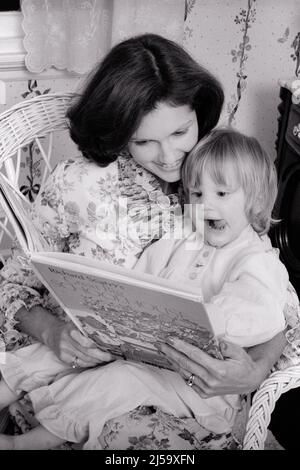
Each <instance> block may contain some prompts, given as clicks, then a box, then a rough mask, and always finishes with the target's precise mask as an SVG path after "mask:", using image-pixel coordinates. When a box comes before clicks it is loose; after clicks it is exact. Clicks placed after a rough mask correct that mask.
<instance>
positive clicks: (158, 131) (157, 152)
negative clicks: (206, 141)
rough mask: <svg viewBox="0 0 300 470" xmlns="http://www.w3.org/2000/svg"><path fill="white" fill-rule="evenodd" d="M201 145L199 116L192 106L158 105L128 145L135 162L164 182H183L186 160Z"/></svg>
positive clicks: (146, 116) (143, 120) (145, 118)
mask: <svg viewBox="0 0 300 470" xmlns="http://www.w3.org/2000/svg"><path fill="white" fill-rule="evenodd" d="M197 141H198V122H197V116H196V112H195V111H194V110H192V109H191V107H190V106H189V105H183V106H178V107H174V106H171V105H169V104H167V103H159V104H158V106H157V108H156V109H154V110H153V111H151V112H150V113H148V114H146V115H145V116H144V117H143V119H142V120H141V123H140V125H139V127H138V129H137V130H136V132H135V133H134V134H133V136H132V138H131V139H130V141H129V144H128V150H129V152H130V154H131V156H132V157H133V158H134V160H135V161H136V162H137V163H139V164H140V165H141V166H143V167H144V168H146V169H147V170H149V171H150V172H151V173H153V174H154V175H156V176H158V177H159V178H161V179H162V180H163V181H166V182H168V183H173V182H175V181H178V180H180V168H181V165H182V163H183V160H184V158H185V156H186V155H187V153H188V152H190V150H192V148H193V147H194V146H195V145H196V143H197Z"/></svg>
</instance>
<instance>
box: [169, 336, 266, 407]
mask: <svg viewBox="0 0 300 470" xmlns="http://www.w3.org/2000/svg"><path fill="white" fill-rule="evenodd" d="M220 347H221V352H222V354H223V356H224V360H219V359H215V358H214V357H212V356H210V355H208V354H206V353H205V352H203V351H202V350H201V349H199V348H197V347H195V346H192V345H190V344H188V343H186V342H184V341H181V340H179V339H177V338H170V339H169V340H168V344H165V343H162V344H160V350H161V352H163V353H164V354H165V355H166V356H167V357H168V359H169V360H170V361H171V363H172V364H173V366H174V369H175V370H176V371H177V372H178V373H179V374H180V375H181V376H182V377H183V378H184V379H185V380H187V379H188V378H189V377H190V376H191V374H193V375H194V385H193V390H195V391H196V392H198V393H199V395H200V396H201V397H202V398H208V397H213V396H217V395H227V394H242V393H249V392H252V391H253V390H255V389H256V388H257V387H258V386H259V384H260V383H261V382H262V381H263V380H264V378H265V377H266V375H267V373H268V369H267V370H266V368H265V366H264V364H262V363H260V361H253V360H252V359H251V356H250V355H249V354H247V352H246V351H245V350H244V349H243V348H241V347H240V346H237V345H235V344H232V343H229V342H225V341H223V340H222V341H221V343H220Z"/></svg>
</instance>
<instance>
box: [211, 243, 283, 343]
mask: <svg viewBox="0 0 300 470" xmlns="http://www.w3.org/2000/svg"><path fill="white" fill-rule="evenodd" d="M287 288H288V274H287V271H286V269H285V267H284V265H283V264H282V263H281V262H280V261H279V259H278V258H277V257H276V256H275V255H274V254H273V253H272V252H267V253H261V254H255V255H251V256H248V258H247V257H246V258H245V259H241V260H239V262H238V263H237V266H236V267H235V268H234V269H233V270H232V272H231V274H230V276H229V277H228V282H226V283H225V284H224V286H223V288H222V290H221V291H220V292H219V294H218V295H216V296H215V297H213V298H212V299H211V301H210V302H209V303H207V304H206V308H207V310H208V314H209V317H210V320H211V322H212V325H213V329H214V331H215V334H216V335H217V336H221V337H224V339H226V340H228V341H231V342H233V343H236V344H239V345H240V346H243V347H246V346H253V345H255V344H259V343H263V342H265V341H267V340H269V339H271V338H272V337H273V336H275V335H276V334H277V333H279V332H280V331H282V330H284V328H285V326H286V322H285V317H284V306H285V303H286V299H287Z"/></svg>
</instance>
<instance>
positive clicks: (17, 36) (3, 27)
mask: <svg viewBox="0 0 300 470" xmlns="http://www.w3.org/2000/svg"><path fill="white" fill-rule="evenodd" d="M22 19H23V15H22V13H21V11H0V72H2V71H9V70H22V69H24V70H25V49H24V45H23V39H24V31H23V29H22Z"/></svg>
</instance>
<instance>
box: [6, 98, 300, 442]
mask: <svg viewBox="0 0 300 470" xmlns="http://www.w3.org/2000/svg"><path fill="white" fill-rule="evenodd" d="M72 97H73V94H72V93H55V94H45V95H41V96H38V97H35V98H33V99H29V100H24V101H22V102H21V103H19V104H17V105H15V106H13V107H11V108H10V109H8V110H7V111H5V112H4V113H2V114H0V171H2V172H3V173H4V174H5V176H6V177H7V179H9V181H10V182H11V183H12V184H13V185H14V187H15V188H16V189H17V190H18V191H19V177H20V166H21V160H22V148H23V147H24V146H27V145H29V144H30V143H31V142H33V141H35V142H36V145H37V146H38V148H39V150H40V153H41V156H42V158H43V160H44V162H45V169H44V173H43V176H42V182H43V181H44V180H45V178H46V177H47V174H48V172H49V171H50V170H51V155H52V142H53V133H54V132H56V131H62V130H64V129H66V128H67V120H66V117H65V114H66V110H67V108H68V106H69V104H70V101H71V99H72ZM45 136H48V137H47V139H46V141H47V148H44V145H45V142H46V141H45V142H44V141H43V142H42V141H41V138H42V137H45ZM19 194H20V197H22V198H23V199H24V195H23V194H22V193H21V192H20V191H19ZM1 227H2V234H1V235H0V244H1V240H2V237H3V234H4V233H7V234H8V235H9V236H11V237H13V234H12V233H10V231H9V228H8V227H7V219H6V218H5V216H4V221H3V222H2V223H1ZM299 385H300V366H294V367H290V368H288V369H286V370H285V371H283V372H275V373H273V374H271V375H270V377H269V378H268V379H267V380H265V381H264V382H263V384H262V385H261V387H260V388H259V389H258V391H257V392H256V394H255V396H254V399H253V403H252V406H251V408H250V412H249V419H248V421H247V426H246V433H245V437H244V443H243V449H245V450H250V449H253V450H259V449H263V448H264V443H265V439H266V436H267V427H268V424H269V422H270V417H271V413H272V411H273V409H274V406H275V402H276V400H277V399H278V398H279V397H280V395H281V394H282V393H284V392H286V391H288V390H289V389H291V388H295V387H298V386H299Z"/></svg>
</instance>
